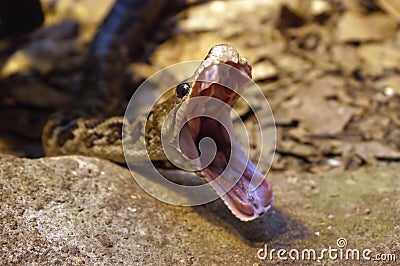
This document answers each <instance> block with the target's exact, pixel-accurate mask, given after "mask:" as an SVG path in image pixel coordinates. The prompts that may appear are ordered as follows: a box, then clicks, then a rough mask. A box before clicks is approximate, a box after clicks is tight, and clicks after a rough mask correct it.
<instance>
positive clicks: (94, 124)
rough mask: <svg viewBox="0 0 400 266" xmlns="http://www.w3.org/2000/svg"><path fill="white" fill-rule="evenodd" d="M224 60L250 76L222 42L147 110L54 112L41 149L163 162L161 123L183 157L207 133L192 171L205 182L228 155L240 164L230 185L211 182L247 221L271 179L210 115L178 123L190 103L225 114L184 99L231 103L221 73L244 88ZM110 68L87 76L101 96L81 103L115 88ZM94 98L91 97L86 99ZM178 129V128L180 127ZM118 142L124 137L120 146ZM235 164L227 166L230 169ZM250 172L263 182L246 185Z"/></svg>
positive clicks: (266, 198) (192, 153) (267, 193)
mask: <svg viewBox="0 0 400 266" xmlns="http://www.w3.org/2000/svg"><path fill="white" fill-rule="evenodd" d="M114 13H115V11H114ZM117 13H118V12H117ZM110 16H111V17H112V18H113V17H114V16H115V15H113V11H112V12H111V14H110ZM110 16H109V17H108V18H107V19H106V21H105V23H107V20H108V21H110ZM103 28H104V25H103ZM106 28H107V27H106ZM100 33H101V31H100V32H99V34H98V35H97V39H99V38H100V37H99V36H100ZM110 43H111V44H113V45H114V46H113V45H111V47H114V48H115V42H113V41H110V42H108V44H110ZM117 47H118V45H117ZM96 49H97V48H96ZM92 51H93V49H92ZM111 63H113V62H111ZM108 64H110V62H108ZM106 65H107V64H106ZM122 65H123V64H122ZM223 65H225V66H229V67H231V68H234V69H235V70H238V71H240V73H241V75H242V76H243V77H246V78H251V66H250V64H249V62H248V61H247V60H246V59H245V58H244V57H242V56H240V55H239V53H238V51H237V50H236V48H235V47H233V46H231V45H227V44H221V45H216V46H214V47H212V48H211V50H210V52H209V53H208V55H207V56H206V58H205V59H204V60H203V61H202V63H201V64H200V66H199V67H198V69H197V70H196V72H195V73H194V74H193V77H192V79H191V81H190V82H186V81H185V82H182V83H180V84H178V85H177V86H176V87H175V88H173V91H174V92H173V93H171V94H170V95H169V97H168V98H167V99H166V100H164V101H161V102H158V103H157V104H155V105H154V106H153V107H152V109H151V111H150V113H148V114H143V115H138V116H136V117H134V119H132V118H131V119H127V118H124V117H122V116H107V115H108V113H107V111H108V110H107V108H103V109H104V113H105V117H91V116H90V115H87V114H86V113H85V112H86V110H83V111H81V110H78V111H77V110H71V109H69V110H68V109H67V110H65V111H62V112H59V113H57V114H55V115H54V116H52V117H51V118H50V119H49V121H48V123H47V124H46V126H45V128H44V130H43V135H42V142H43V146H44V149H45V152H46V155H49V156H55V155H67V154H81V155H88V156H96V157H100V158H104V159H107V160H111V161H113V162H117V163H122V164H123V163H125V159H128V160H129V161H135V162H138V163H140V161H141V160H143V159H144V158H146V156H147V155H148V157H149V158H150V159H151V160H152V161H154V162H156V163H160V162H161V163H162V164H163V165H168V158H167V156H166V154H165V151H164V149H163V146H162V143H161V139H162V127H163V126H164V127H165V126H166V127H167V130H168V131H169V132H171V133H172V136H173V138H175V139H179V144H180V147H177V148H176V151H177V152H178V153H180V154H181V155H182V156H183V157H185V158H189V159H194V158H196V157H198V156H199V153H200V151H199V143H200V141H201V140H202V139H203V138H206V137H207V138H211V139H212V140H213V141H214V142H215V143H216V155H215V158H214V159H213V160H212V162H211V163H210V164H209V165H208V166H206V167H204V168H203V169H202V170H201V171H197V172H196V173H194V174H197V175H199V176H201V177H202V178H203V180H205V181H206V182H211V181H213V180H215V179H216V178H217V177H219V176H220V175H223V171H224V170H225V168H226V167H227V161H229V160H230V159H231V158H233V161H234V162H235V164H234V168H235V169H236V167H238V168H240V167H243V169H245V170H244V172H241V173H238V174H237V175H238V180H237V183H235V184H233V187H232V188H230V189H227V184H228V185H229V184H231V183H230V181H229V182H228V180H230V178H231V177H229V176H223V179H222V182H221V183H217V184H216V185H212V187H213V189H214V190H215V191H216V192H217V194H219V196H221V198H222V199H223V201H224V202H225V204H226V205H227V206H228V208H229V209H230V210H231V211H232V213H233V214H234V215H235V216H236V217H237V218H238V219H240V220H242V221H250V220H253V219H256V218H258V217H260V216H261V215H263V214H264V213H265V212H266V211H267V210H268V209H269V208H270V206H271V203H272V201H273V193H272V189H271V185H270V184H269V182H268V181H267V180H266V179H265V178H264V177H263V176H262V175H261V173H260V172H259V171H258V170H257V169H256V168H255V166H254V165H253V164H252V163H251V161H250V160H249V159H248V158H247V157H245V156H243V155H242V153H240V152H231V151H235V149H236V150H238V149H239V148H240V147H237V146H238V145H239V144H238V142H235V141H233V142H232V141H231V140H230V139H229V137H228V136H227V135H228V134H227V132H226V130H225V129H224V128H223V127H222V126H221V125H220V124H219V123H218V122H217V121H215V120H213V119H211V118H204V117H196V118H193V119H191V120H189V121H187V123H185V125H183V126H182V128H181V127H180V125H181V124H183V121H184V117H185V116H187V114H188V113H190V112H191V111H190V110H191V108H208V109H209V110H213V112H214V113H217V114H218V116H221V117H222V116H229V110H228V109H226V108H215V107H213V106H211V105H210V103H209V102H204V103H203V106H192V105H191V104H190V103H189V104H185V103H187V102H188V101H187V100H188V99H196V98H197V97H199V96H207V97H209V98H213V99H218V100H220V101H223V102H224V103H226V104H227V106H231V107H232V106H233V104H235V102H236V101H237V99H238V98H239V94H238V93H236V92H235V91H233V90H231V89H228V88H226V87H225V86H223V85H221V83H223V82H224V80H225V79H226V80H229V83H230V84H232V86H233V87H236V88H237V90H239V91H240V90H243V89H244V88H242V87H243V85H244V82H243V79H244V78H235V77H234V75H232V74H230V73H225V74H221V66H223ZM100 67H102V66H100ZM101 71H104V70H103V69H102V70H101ZM112 74H115V71H114V72H112V73H106V74H105V76H106V78H107V79H106V80H105V81H104V77H103V79H102V78H99V80H96V79H95V78H94V79H93V78H92V80H91V81H90V82H92V83H93V82H94V83H93V84H94V85H93V84H91V86H95V87H97V88H98V90H99V92H98V93H99V95H100V97H92V98H91V99H90V98H89V100H88V102H89V103H86V104H85V105H86V106H90V108H92V107H91V106H93V105H94V106H95V108H94V109H96V110H99V109H101V104H100V103H101V101H97V99H101V98H102V97H103V98H105V99H109V97H110V95H112V94H113V93H114V92H110V91H108V90H107V88H108V87H107V86H106V85H107V84H109V83H108V82H110V80H111V81H112V80H113V78H112V77H113V75H112ZM115 75H116V76H118V75H117V74H115ZM89 76H90V75H89ZM91 77H93V75H92V76H91ZM97 77H99V76H97ZM110 77H111V78H110ZM114 79H115V77H114ZM96 82H97V83H96ZM99 82H100V83H99ZM101 82H103V83H101ZM225 82H226V81H225ZM104 84H106V85H104ZM119 89H120V88H117V89H116V90H119ZM116 93H120V92H116ZM86 96H88V95H86ZM89 96H90V94H89ZM93 99H95V101H90V100H93ZM105 102H106V103H105V105H106V106H112V105H114V104H116V103H113V102H112V103H107V100H105ZM96 105H97V106H96ZM176 107H178V108H176ZM90 108H89V109H90ZM210 108H211V109H210ZM212 108H214V109H212ZM225 109H226V110H225ZM172 110H175V111H174V115H173V117H172V119H171V121H169V122H166V121H167V119H166V118H167V115H168V114H169V113H170V112H171V111H172ZM141 129H144V132H145V134H144V135H143V134H142V133H141V132H142V131H141ZM180 129H182V130H181V131H180ZM123 143H126V145H124V149H123ZM142 144H143V145H145V148H143V147H142V146H143V145H142ZM178 146H179V145H178ZM231 148H232V149H231ZM124 151H125V154H124ZM235 169H233V170H232V171H233V172H235V171H236V170H235ZM171 171H173V169H171ZM232 171H231V172H232ZM253 176H259V177H260V178H262V182H261V183H260V185H259V186H258V187H257V188H255V189H250V187H249V186H250V180H251V178H252V177H253ZM226 191H227V192H226ZM225 192H226V193H225Z"/></svg>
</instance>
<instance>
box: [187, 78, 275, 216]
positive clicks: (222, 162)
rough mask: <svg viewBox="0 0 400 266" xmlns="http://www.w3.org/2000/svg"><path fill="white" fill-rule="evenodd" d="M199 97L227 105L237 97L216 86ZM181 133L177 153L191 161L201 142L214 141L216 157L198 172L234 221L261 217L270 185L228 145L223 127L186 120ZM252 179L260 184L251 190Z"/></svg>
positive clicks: (202, 120) (268, 201) (205, 120)
mask: <svg viewBox="0 0 400 266" xmlns="http://www.w3.org/2000/svg"><path fill="white" fill-rule="evenodd" d="M199 94H200V95H202V96H210V97H211V96H212V97H215V98H218V99H220V100H223V101H224V102H226V103H228V104H229V105H232V104H234V102H235V101H236V99H237V97H238V95H237V94H236V93H234V92H232V91H231V90H229V89H227V88H225V87H223V86H222V85H218V84H210V85H209V86H208V87H207V88H203V89H201V91H200V92H199ZM225 111H226V112H229V110H220V112H225ZM182 132H184V134H181V136H180V146H181V150H182V151H183V153H184V154H185V155H186V156H188V157H189V158H192V159H193V158H196V157H197V156H198V154H199V148H198V147H199V142H200V140H201V139H203V138H205V137H209V138H212V139H213V140H214V142H215V144H216V146H217V153H216V156H215V158H214V160H213V161H212V163H211V164H210V165H208V166H207V167H205V168H204V169H203V170H202V171H201V173H202V175H203V176H204V178H205V179H206V181H207V182H211V185H212V187H213V189H214V190H215V191H216V192H217V193H218V195H220V196H221V197H222V199H223V200H224V202H225V204H226V205H227V206H228V208H229V209H230V210H231V211H232V213H233V214H234V215H235V216H236V217H237V218H239V219H240V220H242V221H250V220H253V219H255V218H257V217H259V216H261V215H262V214H264V213H265V212H266V211H267V210H268V209H269V208H270V207H271V203H272V201H273V193H272V188H271V185H270V183H269V182H268V181H267V180H266V179H265V178H264V176H263V175H262V174H261V173H260V172H259V171H258V170H257V168H256V167H255V166H254V164H253V163H252V162H251V161H250V160H249V159H248V157H247V156H246V154H245V153H244V152H243V151H242V150H241V148H240V147H238V146H239V144H238V143H237V142H234V143H231V141H230V139H229V135H228V132H227V131H226V129H225V128H224V126H222V125H221V124H220V123H219V122H218V121H216V120H214V119H212V118H208V117H197V118H194V119H192V120H190V121H189V122H188V123H187V124H186V125H185V126H184V127H183V130H182ZM232 145H235V146H236V147H235V149H232V148H233V146H232ZM238 149H240V152H238ZM194 150H195V151H194ZM231 150H232V151H233V152H232V153H231ZM235 151H236V152H235ZM229 160H231V161H233V162H232V164H231V165H232V166H233V167H231V169H227V170H229V171H226V172H225V173H224V170H226V168H227V165H228V162H229ZM241 169H244V171H243V170H241ZM254 176H255V177H257V178H258V180H262V181H260V182H261V183H260V184H259V186H257V187H256V188H252V189H251V188H250V181H251V179H252V178H253V177H254ZM218 177H220V178H218ZM217 178H218V179H217ZM215 180H217V181H215ZM212 181H214V182H212Z"/></svg>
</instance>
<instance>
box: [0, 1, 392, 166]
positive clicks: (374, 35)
mask: <svg viewBox="0 0 400 266" xmlns="http://www.w3.org/2000/svg"><path fill="white" fill-rule="evenodd" d="M22 2H24V3H22ZM133 2H135V1H133ZM136 2H137V3H134V4H132V2H130V1H127V0H125V1H121V0H120V1H111V0H42V1H35V0H24V1H2V2H1V4H0V5H1V9H0V10H1V13H0V19H1V24H0V34H1V40H0V127H1V131H0V152H2V153H7V154H13V155H17V156H20V157H40V156H43V150H42V148H41V143H40V134H41V131H42V128H43V125H44V123H45V122H46V120H47V119H48V117H49V116H50V115H51V114H52V113H54V112H55V111H57V110H60V109H62V108H65V107H66V106H68V105H70V104H71V103H74V102H77V101H81V100H82V98H84V97H83V96H85V95H87V93H86V92H87V91H91V90H93V88H92V87H95V86H96V85H93V80H92V83H90V82H86V83H85V82H83V81H84V79H85V76H92V77H98V76H102V75H103V74H104V73H106V74H104V75H108V77H107V78H109V79H110V80H108V81H111V83H112V84H120V85H118V86H120V90H121V91H122V96H121V99H122V100H121V104H120V107H121V108H120V109H121V110H123V108H124V107H125V106H124V104H125V103H126V101H127V100H129V97H130V96H131V95H132V93H133V91H134V88H136V87H137V86H138V84H140V82H142V81H143V80H144V79H146V78H147V77H148V76H150V75H151V74H153V73H155V72H156V71H158V70H160V69H162V68H164V67H166V66H169V65H171V64H175V63H179V62H183V61H187V60H199V59H202V58H204V56H205V55H206V54H207V51H208V50H209V49H210V47H212V46H213V45H215V44H218V43H230V44H233V45H234V46H236V47H237V48H238V50H239V51H240V53H241V55H243V56H245V57H247V58H248V60H249V61H250V62H251V63H252V66H253V77H254V80H255V81H256V82H257V84H258V85H259V86H260V88H261V89H262V90H263V92H264V94H265V95H266V97H267V99H268V100H269V103H270V105H271V108H272V111H273V113H274V116H275V119H276V124H277V130H278V131H277V132H278V139H277V143H278V146H277V153H276V157H275V161H274V164H273V166H272V170H273V171H283V172H287V173H296V172H299V171H300V172H311V173H316V172H325V171H343V170H351V169H357V168H359V167H362V166H364V165H386V164H389V163H392V162H396V161H397V162H398V161H399V160H400V75H399V73H400V26H399V24H400V4H399V1H388V0H358V1H340V0H293V1H289V0H282V1H272V0H254V1H200V0H198V1H197V0H176V1H163V0H161V1H160V0H151V1H136ZM110 12H111V14H110V15H109V17H108V22H107V20H106V22H103V21H104V19H105V18H106V17H107V15H108V14H109V13H110ZM113 12H114V13H115V14H116V15H115V14H114V13H113ZM102 23H103V26H101V25H102ZM96 33H98V35H97V36H98V37H97V39H95V36H96ZM116 40H117V41H116ZM119 50H121V51H122V52H121V53H120V54H119V55H118V54H117V55H116V57H115V58H113V59H112V60H111V59H110V58H108V57H109V56H110V54H111V55H112V54H113V53H114V52H115V51H119ZM110 51H111V52H110ZM112 51H114V52H112ZM93 54H95V55H94V56H93ZM96 56H97V57H96ZM118 56H119V57H118ZM126 59H127V60H126ZM96 60H99V61H96ZM107 60H108V61H107ZM103 61H105V62H108V63H106V65H107V66H106V67H107V69H108V70H107V71H106V72H105V70H104V69H95V70H94V71H97V73H94V74H93V73H89V74H87V73H88V72H87V71H88V68H89V69H90V68H96V66H97V65H98V62H100V63H101V62H103ZM94 62H95V63H94ZM110 62H112V63H110ZM93 66H94V67H93ZM120 69H122V71H120ZM107 73H108V74H107ZM110 73H111V74H110ZM118 73H123V75H121V74H119V75H118ZM96 75H97V76H96ZM82 84H83V85H82ZM119 112H120V111H119ZM251 119H252V118H251V116H249V121H250V122H248V124H247V126H250V127H251V123H252V122H251V121H252V120H251ZM255 149H257V147H256V148H255Z"/></svg>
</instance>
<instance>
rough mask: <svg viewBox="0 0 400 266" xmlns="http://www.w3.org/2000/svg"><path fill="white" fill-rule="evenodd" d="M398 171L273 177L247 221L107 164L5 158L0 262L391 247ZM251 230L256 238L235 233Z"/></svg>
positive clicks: (110, 261) (182, 258) (234, 259)
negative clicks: (267, 205)
mask: <svg viewBox="0 0 400 266" xmlns="http://www.w3.org/2000/svg"><path fill="white" fill-rule="evenodd" d="M399 170H400V165H399V164H394V165H392V166H390V167H385V168H373V169H368V170H360V171H358V172H355V173H345V174H341V175H338V176H335V177H329V176H306V175H304V176H302V177H298V178H293V177H290V176H282V175H272V176H271V179H272V183H273V184H274V186H275V195H276V203H275V206H274V207H273V208H272V209H271V211H270V212H269V213H268V214H267V215H266V216H264V217H262V218H261V219H258V220H256V221H254V222H252V223H244V222H239V221H237V220H236V219H234V218H233V217H232V215H231V214H230V212H229V211H228V210H227V209H226V207H225V206H224V204H223V203H222V202H221V201H220V200H217V201H216V202H214V203H212V204H208V206H207V207H206V208H204V207H194V208H190V207H178V206H171V205H167V204H164V203H162V202H160V201H158V200H156V199H154V198H152V197H150V196H149V195H147V194H146V193H145V192H144V191H143V190H142V189H141V188H140V187H139V186H138V185H137V184H136V183H135V181H134V179H133V178H132V176H131V175H130V173H129V171H128V170H127V169H125V168H123V167H121V166H118V165H115V164H112V163H110V162H107V161H104V160H100V159H95V158H88V157H81V156H66V157H53V158H42V159H35V160H32V159H20V158H15V157H11V156H4V155H3V156H1V157H0V200H1V205H0V226H1V227H0V229H1V231H0V232H1V250H2V253H1V255H0V264H1V265H21V264H39V265H56V264H63V265H64V264H67V265H83V264H85V265H96V264H97V265H149V264H152V265H174V264H182V265H187V264H204V265H211V264H215V265H219V264H225V263H229V264H232V265H252V264H253V265H256V264H260V263H263V261H262V260H260V259H259V258H257V252H259V251H260V249H262V248H264V246H265V245H267V248H268V249H269V250H270V249H272V248H276V249H279V248H288V249H289V247H290V248H298V249H301V248H315V249H316V250H320V249H322V248H323V247H325V248H327V247H328V246H332V247H334V248H336V240H337V239H338V238H339V237H342V238H346V240H347V241H348V246H349V247H352V248H359V249H361V248H362V249H364V248H374V252H383V251H386V252H388V251H390V252H392V253H394V252H398V250H397V251H396V250H395V248H396V241H395V240H396V239H397V240H398V239H399V233H400V231H399V230H398V229H396V228H398V225H397V227H396V221H397V220H396V219H397V217H398V212H399V210H398V206H400V202H399V198H398V192H399V191H398V188H399V183H400V174H399V173H400V171H399ZM350 181H351V182H350ZM396 206H397V207H396ZM366 210H368V212H366ZM316 232H318V234H317V233H316ZM251 233H255V234H258V236H257V237H258V239H257V240H256V241H255V240H253V241H250V240H248V239H245V238H243V237H242V236H241V235H246V234H247V236H249V234H250V235H251ZM253 236H254V235H253ZM247 238H249V237H247ZM295 240H296V242H294V241H295ZM261 253H262V252H260V254H261ZM374 254H375V253H374ZM261 255H262V254H261ZM273 257H274V259H273V260H272V262H274V263H275V262H276V263H279V261H280V260H279V259H278V258H277V257H276V256H273ZM266 259H267V260H269V258H266ZM338 263H339V264H340V261H338ZM349 263H350V264H349V265H356V264H357V263H358V261H356V260H354V261H350V262H349Z"/></svg>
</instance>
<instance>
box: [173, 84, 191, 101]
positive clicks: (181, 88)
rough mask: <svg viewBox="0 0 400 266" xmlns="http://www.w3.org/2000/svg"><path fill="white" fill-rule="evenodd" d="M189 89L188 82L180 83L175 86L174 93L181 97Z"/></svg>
mask: <svg viewBox="0 0 400 266" xmlns="http://www.w3.org/2000/svg"><path fill="white" fill-rule="evenodd" d="M189 90H190V85H189V84H188V83H181V84H179V85H178V86H177V87H176V95H178V97H179V98H182V97H183V96H185V95H186V94H188V93H189Z"/></svg>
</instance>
